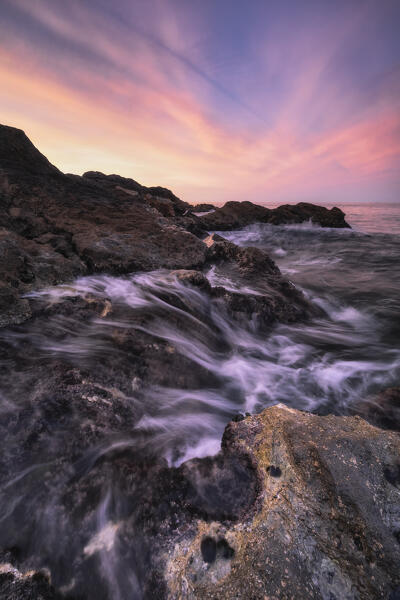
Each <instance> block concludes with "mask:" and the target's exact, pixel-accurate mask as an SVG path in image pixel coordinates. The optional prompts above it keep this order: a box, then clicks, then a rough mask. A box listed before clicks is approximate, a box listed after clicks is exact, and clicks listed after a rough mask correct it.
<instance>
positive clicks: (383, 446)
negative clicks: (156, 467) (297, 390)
mask: <svg viewBox="0 0 400 600" xmlns="http://www.w3.org/2000/svg"><path fill="white" fill-rule="evenodd" d="M222 456H223V457H224V460H225V462H226V464H228V462H227V461H228V458H227V457H229V456H236V457H240V456H242V457H243V456H246V457H247V460H248V463H247V464H248V467H247V469H248V470H247V477H248V478H249V480H250V481H253V482H254V481H256V482H257V486H256V487H257V489H258V493H257V494H256V495H254V489H255V488H254V483H253V485H249V483H247V484H246V486H247V488H248V490H249V496H248V499H249V500H251V498H252V497H253V500H252V501H251V503H250V505H249V504H247V505H242V506H239V507H238V508H237V510H236V512H234V514H231V515H229V514H226V515H225V518H224V517H223V516H222V515H221V514H220V516H219V517H218V516H216V507H217V506H221V504H222V505H223V503H224V498H226V507H227V511H226V513H228V512H229V510H228V506H229V503H230V502H231V500H230V496H229V495H228V494H229V491H228V489H226V490H225V489H224V487H223V485H221V486H220V487H215V486H217V478H218V475H220V474H219V472H218V470H216V471H215V473H214V475H215V481H214V483H212V482H210V480H209V479H208V481H206V479H207V477H206V478H205V479H204V480H203V482H202V484H200V485H202V488H201V489H202V490H203V492H202V494H203V495H202V498H203V505H204V506H205V504H206V503H207V506H208V505H210V506H211V508H210V509H209V516H208V518H205V517H203V518H198V519H197V520H196V521H195V527H194V532H193V531H191V532H190V535H187V536H182V538H181V539H176V540H174V536H173V534H172V535H171V538H170V539H169V540H168V543H167V544H166V546H165V554H164V557H165V558H164V560H165V562H164V565H165V566H164V578H165V580H166V582H167V592H166V597H168V598H171V599H172V598H188V599H189V598H192V599H196V600H199V599H205V598H213V599H216V600H217V599H221V600H223V599H225V598H238V599H239V598H240V599H244V598H246V599H249V598H251V599H254V600H261V599H264V598H271V599H277V600H278V599H279V600H282V599H289V598H290V599H293V598H315V599H321V598H323V599H327V600H328V599H329V600H335V599H336V600H342V599H346V600H353V599H354V600H355V599H360V600H361V599H363V600H365V599H371V600H372V599H374V600H375V599H377V598H385V599H388V598H397V597H398V593H399V590H400V588H399V585H400V573H399V569H398V565H399V564H400V563H399V561H400V545H399V543H400V502H399V493H400V492H399V489H400V464H399V456H400V437H399V436H398V435H397V434H395V433H388V432H384V431H382V430H380V429H377V428H375V427H373V426H371V425H369V424H367V423H366V422H365V421H363V420H362V419H360V418H359V417H335V416H325V417H320V416H315V415H311V414H307V413H303V412H299V411H296V410H293V409H289V408H286V407H284V406H282V405H278V406H275V407H273V408H269V409H266V410H264V412H262V413H261V414H260V415H258V416H254V417H249V418H246V419H244V420H242V421H239V422H231V423H230V424H229V425H228V427H227V428H226V430H225V434H224V438H223V442H222ZM213 460H214V461H216V464H218V461H219V460H220V458H219V457H216V458H215V459H213ZM198 462H199V461H194V464H193V466H191V464H190V463H186V465H184V467H183V469H184V470H185V472H186V473H187V472H190V470H191V468H194V469H196V470H198V469H199V466H198ZM242 464H244V463H242ZM208 473H212V469H208ZM237 473H238V477H244V475H243V474H240V471H237ZM208 477H210V475H208ZM196 481H201V479H200V478H199V476H197V479H196ZM198 485H199V484H198ZM213 485H214V487H213ZM241 493H243V492H241ZM200 496H201V493H200ZM243 498H244V497H243ZM207 510H208V509H205V513H207ZM220 513H223V510H221V508H220Z"/></svg>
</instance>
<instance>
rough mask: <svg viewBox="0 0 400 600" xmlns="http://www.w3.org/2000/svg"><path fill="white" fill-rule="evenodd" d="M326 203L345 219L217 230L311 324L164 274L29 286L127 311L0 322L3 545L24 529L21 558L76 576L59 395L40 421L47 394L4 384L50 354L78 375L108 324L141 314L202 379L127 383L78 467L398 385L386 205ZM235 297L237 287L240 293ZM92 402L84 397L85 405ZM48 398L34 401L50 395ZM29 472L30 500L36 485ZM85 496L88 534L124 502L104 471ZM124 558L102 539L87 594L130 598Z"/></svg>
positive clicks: (184, 448)
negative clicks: (308, 307)
mask: <svg viewBox="0 0 400 600" xmlns="http://www.w3.org/2000/svg"><path fill="white" fill-rule="evenodd" d="M339 207H340V208H342V210H344V212H345V213H346V219H347V220H348V222H349V223H350V225H351V226H352V229H329V228H327V229H325V228H321V227H318V226H316V225H313V224H311V223H303V224H301V225H282V226H273V225H268V224H258V225H251V226H249V227H246V228H244V229H242V230H239V231H231V232H223V233H222V235H223V236H224V237H226V238H228V239H229V240H231V241H232V242H234V243H236V244H239V245H241V246H248V245H252V246H257V247H259V248H261V249H263V250H265V251H266V252H267V253H268V254H269V255H270V256H271V257H272V258H273V260H274V261H275V262H276V263H277V265H278V266H279V268H280V270H281V271H282V273H283V274H284V275H285V276H286V277H287V278H288V279H289V280H290V281H292V282H293V283H294V284H295V285H296V286H297V287H298V288H300V289H301V290H302V291H303V293H304V294H305V295H306V297H307V298H308V299H309V300H310V302H311V303H313V304H315V305H316V306H318V307H319V309H320V313H319V316H318V317H316V318H314V319H312V320H311V321H308V322H305V323H296V324H291V325H285V324H276V325H275V326H274V327H273V328H272V330H271V331H270V332H269V333H268V334H266V333H263V334H261V333H260V332H258V331H256V330H254V329H253V328H252V327H251V326H250V325H251V324H249V326H245V325H239V324H238V323H235V322H234V321H232V320H231V319H230V318H229V316H228V315H227V314H226V313H225V311H224V309H223V306H220V305H213V304H212V303H210V299H209V298H208V297H207V296H206V295H205V294H203V293H202V292H201V291H200V290H198V289H194V288H190V287H187V286H184V285H183V284H182V283H181V282H180V281H179V280H178V279H177V278H176V277H174V276H173V275H171V273H170V272H167V271H163V270H161V271H154V272H150V273H135V274H132V275H128V276H124V277H113V276H107V275H96V276H88V277H82V278H80V279H78V280H76V281H75V282H73V283H71V284H69V285H61V286H58V287H55V288H51V289H48V290H41V291H37V292H34V293H32V294H31V298H32V300H33V301H34V300H35V298H36V299H37V301H38V302H39V301H41V302H42V301H45V302H48V304H49V305H51V306H54V305H55V304H56V303H57V302H60V301H62V300H63V299H65V298H67V297H72V298H75V299H79V298H80V297H85V298H88V297H89V298H98V299H99V300H102V299H107V300H108V301H110V302H111V305H113V306H118V305H119V306H122V307H123V308H124V311H125V312H124V314H125V315H126V317H125V319H124V320H121V319H118V320H117V319H116V318H115V317H114V316H113V312H112V311H111V312H110V313H109V314H108V315H107V316H106V317H105V318H97V319H93V320H92V321H87V322H85V323H84V325H83V324H82V321H81V320H79V321H74V318H73V313H71V316H70V317H63V318H62V319H60V318H58V317H57V313H56V311H55V312H53V313H52V312H51V311H50V313H48V316H47V317H46V319H47V321H46V323H43V326H40V323H39V325H38V324H36V326H35V327H33V325H32V324H31V322H27V323H25V324H23V325H21V326H19V327H13V328H6V329H2V330H0V344H1V347H2V348H7V347H9V348H11V347H12V349H13V357H14V358H13V360H10V361H8V362H7V361H6V362H4V363H3V366H2V379H1V382H2V388H1V389H0V412H1V414H2V420H3V423H5V424H7V423H8V424H9V425H7V426H5V429H4V431H3V433H2V434H1V439H2V442H1V443H2V444H3V447H2V450H1V455H2V457H3V458H2V461H3V462H4V465H5V467H4V469H2V470H1V473H2V482H1V486H0V501H1V506H2V517H1V520H2V527H1V528H0V543H1V545H2V546H3V547H8V546H10V547H11V546H15V545H18V539H17V538H18V535H17V533H18V531H20V532H21V535H22V532H29V536H30V538H29V539H31V540H32V549H31V553H32V556H33V557H34V560H33V564H36V565H38V566H40V565H43V564H45V565H46V566H49V568H50V570H51V571H52V575H53V578H54V582H55V584H56V585H64V586H66V588H65V589H69V588H68V586H69V585H72V584H70V582H71V581H73V578H74V576H75V574H76V573H75V571H74V569H75V570H76V568H75V567H74V566H73V565H74V564H75V562H76V561H78V562H79V560H80V558H79V557H82V556H84V555H85V553H87V552H88V550H87V549H88V548H91V547H92V546H90V544H89V542H88V541H87V539H86V541H85V539H84V536H81V537H82V540H83V541H81V538H80V537H79V536H78V535H77V531H76V525H75V524H74V521H73V512H71V513H68V512H65V510H64V508H63V506H64V505H65V504H63V499H64V498H65V494H66V493H67V492H66V490H68V489H69V488H68V486H70V485H71V483H70V482H71V477H72V476H71V470H73V468H74V466H73V465H72V466H71V465H68V464H66V463H67V461H66V459H64V448H65V443H64V440H65V439H66V436H72V437H73V436H74V435H75V434H76V427H79V426H81V425H80V424H79V422H77V420H76V418H75V416H76V415H75V416H74V413H73V411H69V410H68V407H65V410H64V409H63V411H62V412H61V413H60V414H59V417H58V418H56V419H54V418H53V417H52V419H51V420H50V417H49V415H53V413H54V410H53V412H52V411H50V408H48V407H47V405H46V403H43V402H36V403H34V404H33V405H32V402H31V400H30V399H29V400H28V399H27V398H25V396H24V395H23V394H22V395H21V394H17V393H16V390H18V389H20V388H21V387H23V386H22V385H21V381H23V379H24V378H30V379H29V381H31V380H32V378H33V379H34V377H35V373H36V372H38V371H36V369H38V366H39V365H46V364H47V362H48V361H49V360H50V359H51V360H53V359H56V360H57V361H58V362H60V363H68V365H70V366H71V368H72V369H76V370H77V371H78V370H79V369H81V368H82V365H85V368H89V369H92V371H93V370H94V372H96V369H99V370H100V369H101V368H102V365H103V364H107V361H109V360H110V352H114V351H115V350H113V348H114V346H113V339H114V336H117V335H119V333H118V332H120V333H121V335H125V333H124V332H126V331H127V330H129V331H130V335H131V336H132V339H133V340H134V335H135V328H137V329H138V331H143V328H144V325H143V323H145V328H146V333H147V334H149V335H151V336H154V340H155V348H156V345H157V343H161V342H162V343H164V342H166V343H167V344H168V346H169V347H171V348H172V350H171V351H173V352H175V353H178V355H181V356H182V359H184V360H190V361H192V364H193V371H195V369H196V366H199V367H201V368H202V369H206V371H207V372H208V373H209V374H210V376H209V378H208V379H207V378H205V379H204V378H203V379H202V380H201V383H199V380H198V379H196V378H193V382H194V381H197V383H196V384H195V383H192V384H191V385H190V384H189V385H188V384H187V382H186V383H185V385H181V384H180V373H179V372H177V373H176V374H175V375H176V378H175V379H174V374H173V373H172V381H173V383H172V384H171V383H170V384H169V385H160V384H158V385H157V386H156V385H154V386H153V387H150V388H146V390H145V391H143V390H142V391H140V389H139V388H138V386H136V385H133V386H132V391H131V394H130V396H129V398H128V404H127V406H128V408H126V409H125V413H124V415H123V416H120V417H119V416H118V415H117V418H115V419H110V421H109V423H106V424H104V423H102V428H103V430H102V431H103V433H102V443H101V445H100V446H99V444H98V443H97V442H96V444H95V445H94V446H93V447H89V448H88V450H87V452H86V454H87V457H85V456H83V457H79V461H77V464H78V462H79V464H81V461H82V460H83V461H85V460H86V463H87V464H89V465H92V464H93V465H94V464H95V463H96V460H97V459H99V460H100V459H101V460H104V457H107V456H108V455H109V456H110V460H112V456H113V454H112V453H113V452H114V450H115V448H116V446H118V444H123V445H124V447H126V446H130V447H132V448H135V449H138V448H139V449H140V450H141V451H142V452H147V451H148V452H149V453H150V454H151V455H152V456H154V455H155V454H156V455H158V456H159V457H160V458H162V459H164V460H165V461H166V462H167V463H168V464H169V465H171V466H179V465H180V464H181V463H182V462H184V461H186V460H188V459H192V458H195V457H204V456H208V455H213V454H215V453H217V452H218V451H219V449H220V445H221V438H222V434H223V431H224V428H225V426H226V425H227V423H228V422H229V421H230V419H232V418H233V417H235V416H237V415H239V414H244V413H251V414H254V413H258V412H260V411H262V410H263V409H264V408H266V407H268V406H271V405H274V404H276V403H283V404H285V405H287V406H290V407H293V408H297V409H302V410H306V411H310V412H315V413H319V414H327V413H333V414H337V415H348V414H353V412H354V410H355V408H356V407H357V405H358V404H359V403H360V402H362V401H368V399H370V398H374V396H375V395H376V394H378V393H379V392H380V391H382V390H384V389H386V388H389V387H392V386H397V385H400V204H399V205H393V204H391V205H389V204H375V205H372V204H351V205H349V204H346V205H342V206H341V205H340V204H339ZM208 276H209V279H210V281H211V283H214V284H222V285H225V286H226V287H228V288H232V287H233V288H234V287H235V282H232V281H230V280H229V279H227V278H225V279H223V280H221V277H219V278H216V275H215V272H214V271H213V270H210V271H209V272H208ZM242 293H251V289H247V290H242ZM52 315H53V316H52ZM138 315H140V318H137V317H138ZM127 351H128V350H127ZM118 352H119V353H120V354H119V356H120V357H121V364H122V362H124V361H125V362H124V364H125V363H126V360H127V357H126V356H123V353H124V352H125V350H124V346H119V348H118ZM18 356H19V357H20V359H18ZM114 358H115V357H114ZM41 372H43V370H42V371H41ZM117 373H118V369H117V371H116V380H115V382H114V384H113V385H114V387H113V389H114V393H115V395H116V398H118V393H119V392H118V377H117ZM27 380H28V379H27ZM170 380H171V378H170ZM35 385H37V382H36V383H35ZM43 386H45V382H43ZM120 393H121V394H122V392H120ZM124 397H125V398H126V394H125V396H124ZM100 401H101V399H100V400H95V399H93V398H91V397H88V398H87V402H92V403H93V402H100ZM52 402H53V400H51V398H49V403H50V404H49V406H52V405H53V404H54V402H53V404H51V403H52ZM57 402H58V401H57ZM126 411H128V412H129V411H131V413H132V422H134V425H133V426H132V427H131V429H130V430H129V431H127V428H126V423H127V419H128V417H129V415H128V414H127V412H126ZM129 414H130V413H129ZM133 417H135V418H133ZM10 424H11V425H10ZM83 426H85V427H86V428H87V431H90V428H91V427H95V426H96V424H95V423H92V424H90V423H87V422H85V423H84V424H82V427H83ZM10 427H11V429H10ZM21 428H23V431H21ZM25 430H26V432H27V433H26V435H27V436H28V433H29V432H31V433H29V435H30V436H31V438H32V439H36V437H37V436H40V440H41V446H40V448H41V453H40V457H39V458H38V457H37V456H35V455H34V454H32V453H30V452H29V451H26V452H24V453H23V454H22V450H21V448H23V447H24V446H23V443H22V442H21V438H22V439H25V438H24V436H25V433H24V432H25ZM32 436H36V437H32ZM31 438H29V439H31ZM29 439H28V437H27V441H26V443H27V444H28V443H31V442H29ZM24 443H25V442H24ZM28 450H29V448H28ZM21 456H23V460H22V459H21ZM16 457H19V459H18V460H16ZM10 465H11V467H10ZM55 473H56V475H55ZM39 474H40V477H39ZM74 476H75V475H74ZM38 477H39V478H38ZM44 482H45V483H44ZM44 484H45V485H46V486H47V487H46V495H45V496H43V493H42V492H41V491H40V490H42V486H43V485H44ZM96 494H97V495H94V496H93V497H92V498H91V504H90V507H91V508H90V510H91V511H92V512H91V513H90V514H95V515H96V514H97V517H96V518H94V517H93V518H92V517H91V519H92V520H91V521H90V520H87V523H89V525H90V528H92V529H90V531H91V534H90V535H91V539H92V540H95V541H96V543H97V542H98V540H99V539H100V537H101V535H103V534H104V531H106V533H107V535H108V533H110V531H111V530H109V529H107V527H109V524H110V523H111V524H112V525H113V524H116V523H117V524H118V523H120V522H121V520H122V519H123V518H124V514H125V513H124V512H123V511H122V512H121V510H122V509H121V507H123V506H125V504H126V503H124V499H123V498H119V497H118V498H117V497H116V495H117V494H122V492H117V490H116V489H114V488H113V487H112V482H111V480H110V486H109V487H106V488H101V489H100V488H99V489H98V491H97V492H96ZM138 494H139V492H138ZM143 500H144V498H141V497H140V494H139V496H138V497H137V498H136V501H137V502H142V501H143ZM96 506H97V508H96ZM124 510H125V509H124ZM93 511H94V512H93ZM88 514H89V513H88ZM88 519H89V517H88ZM83 522H85V523H86V521H84V520H83V521H82V523H83ZM7 523H9V524H10V525H9V526H6V524H7ZM12 523H17V524H18V526H15V527H14V526H11V524H12ZM89 525H88V524H86V525H85V527H86V526H87V527H88V528H89ZM113 526H114V525H113ZM88 530H89V529H88ZM85 531H86V530H85ZM113 531H114V530H112V532H113ZM24 535H25V537H26V535H28V533H25V534H24ZM88 535H89V534H88ZM15 536H17V537H15ZM103 537H104V536H103ZM14 538H15V539H14ZM101 539H102V538H101ZM33 540H34V543H33ZM107 540H108V538H107ZM107 543H108V542H107ZM7 544H8V546H7ZM85 544H86V545H85ZM110 544H111V542H110ZM110 547H111V545H110ZM67 551H68V552H69V554H68V557H69V558H68V561H69V562H68V564H69V565H70V566H68V565H67V566H65V565H64V566H63V568H62V569H61V568H60V567H57V565H58V564H59V563H57V560H58V561H60V560H61V559H60V556H62V553H63V552H67ZM102 556H103V555H102ZM124 560H125V559H124V556H123V554H122V553H120V551H119V550H118V546H115V547H114V549H113V552H112V553H111V552H108V554H107V561H108V562H107V564H106V567H107V568H105V563H104V564H103V562H99V564H97V563H96V564H95V563H93V569H92V572H91V577H92V578H93V582H94V583H93V585H92V586H91V592H90V593H92V596H90V594H89V596H88V597H90V598H93V599H96V600H97V598H100V597H101V598H103V597H104V598H106V597H113V598H124V597H127V596H126V595H124V594H125V593H126V589H128V587H129V586H130V585H132V589H133V588H135V586H136V588H135V589H136V592H135V593H134V596H132V597H140V574H138V573H136V574H135V567H134V565H132V564H129V565H127V564H125V562H124ZM74 561H75V562H74ZM57 568H58V571H57ZM129 577H131V578H132V581H133V580H135V581H136V583H131V580H129ZM135 578H136V579H135ZM78 587H79V586H78ZM107 587H109V590H110V596H108V595H107V593H106V591H104V594H103V592H102V594H103V595H101V594H100V595H96V594H98V593H99V590H100V589H101V590H103V589H104V590H106V589H107ZM129 589H131V588H129ZM138 590H139V591H138ZM78 592H79V589H78ZM135 594H136V595H135Z"/></svg>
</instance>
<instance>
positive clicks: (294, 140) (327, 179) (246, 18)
mask: <svg viewBox="0 0 400 600" xmlns="http://www.w3.org/2000/svg"><path fill="white" fill-rule="evenodd" d="M399 23H400V1H399V0H376V1H369V0H334V1H333V0H318V1H315V0H276V1H275V0H246V1H245V0H241V1H239V0H198V1H197V0H113V1H111V0H67V1H66V0H0V122H1V123H3V124H7V125H12V126H15V127H19V128H21V129H23V130H24V131H25V132H26V134H27V135H28V137H29V138H30V139H31V140H32V141H33V143H34V144H35V145H36V146H37V147H38V148H39V149H40V150H41V152H43V153H44V154H45V155H46V156H47V157H48V158H49V160H50V161H51V162H52V163H53V164H55V165H56V166H58V167H59V168H60V169H61V170H62V171H64V172H71V173H78V174H81V173H83V172H85V171H87V170H97V171H102V172H104V173H118V174H120V175H124V176H127V177H132V178H133V179H136V180H137V181H139V182H140V183H142V184H144V185H162V186H164V187H168V188H171V189H172V190H173V191H174V192H175V193H176V194H177V195H179V196H180V197H181V198H182V199H184V200H186V201H188V202H191V203H197V202H217V203H220V202H224V201H227V200H251V201H253V202H274V203H275V202H277V203H282V202H295V201H296V202H297V201H311V202H320V203H325V202H326V203H335V204H341V203H345V202H364V201H365V202H380V201H381V202H382V201H386V202H400V35H399V33H398V28H399Z"/></svg>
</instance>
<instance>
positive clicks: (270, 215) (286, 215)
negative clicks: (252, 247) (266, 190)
mask: <svg viewBox="0 0 400 600" xmlns="http://www.w3.org/2000/svg"><path fill="white" fill-rule="evenodd" d="M344 216H345V215H344V213H343V212H342V211H341V210H340V208H336V207H335V208H332V209H330V210H329V209H327V208H325V207H324V206H316V205H315V204H309V203H307V202H300V203H299V204H295V205H291V204H286V205H283V206H279V207H278V208H273V209H270V208H266V207H264V206H259V205H257V204H253V203H252V202H248V201H244V202H227V203H226V204H224V206H223V207H222V208H216V209H215V210H214V211H213V212H211V213H209V214H207V215H202V216H201V221H202V223H203V224H204V226H205V227H206V228H207V229H215V230H217V231H227V230H231V229H239V228H241V227H245V226H246V225H251V224H253V223H271V224H272V225H282V224H295V223H304V222H307V221H311V222H312V223H315V224H316V225H320V226H321V227H337V228H350V225H349V224H348V223H346V221H345V219H344Z"/></svg>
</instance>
